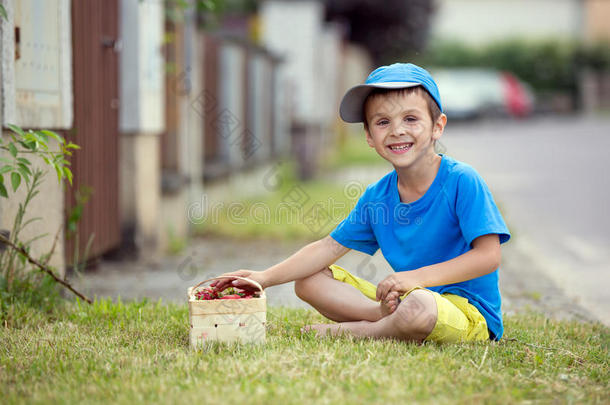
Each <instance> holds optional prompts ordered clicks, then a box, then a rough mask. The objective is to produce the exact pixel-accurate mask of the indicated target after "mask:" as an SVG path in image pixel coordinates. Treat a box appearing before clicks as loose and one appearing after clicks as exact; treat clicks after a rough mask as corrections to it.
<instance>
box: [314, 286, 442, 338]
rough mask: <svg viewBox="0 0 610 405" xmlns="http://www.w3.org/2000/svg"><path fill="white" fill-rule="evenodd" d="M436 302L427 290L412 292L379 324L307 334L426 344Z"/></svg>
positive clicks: (351, 324)
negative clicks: (424, 341) (388, 339)
mask: <svg viewBox="0 0 610 405" xmlns="http://www.w3.org/2000/svg"><path fill="white" fill-rule="evenodd" d="M437 315H438V313H437V306H436V300H435V299H434V296H433V295H432V292H430V291H427V290H423V289H422V290H415V291H412V292H411V293H410V294H409V295H408V296H407V297H406V298H405V299H404V300H403V301H402V302H401V303H400V305H398V307H397V308H396V311H394V312H393V313H392V314H390V315H389V316H386V317H384V318H381V319H379V320H378V321H375V322H369V321H360V322H342V323H338V324H318V325H311V326H309V327H306V328H305V330H308V329H313V330H316V331H317V332H318V333H319V334H320V335H325V334H327V333H329V334H332V335H337V334H341V333H348V334H351V335H354V336H358V337H371V338H394V339H399V340H407V341H417V342H421V341H423V340H424V339H425V338H426V337H427V336H428V335H429V334H430V332H432V330H433V329H434V326H435V325H436V320H437Z"/></svg>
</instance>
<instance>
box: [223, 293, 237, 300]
mask: <svg viewBox="0 0 610 405" xmlns="http://www.w3.org/2000/svg"><path fill="white" fill-rule="evenodd" d="M240 298H241V297H240V296H239V295H237V294H230V295H225V296H223V297H220V299H221V300H238V299H240Z"/></svg>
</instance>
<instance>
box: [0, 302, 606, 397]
mask: <svg viewBox="0 0 610 405" xmlns="http://www.w3.org/2000/svg"><path fill="white" fill-rule="evenodd" d="M187 316H188V313H187V308H186V305H164V304H161V303H160V302H159V303H150V302H146V301H142V302H133V303H122V302H120V301H119V302H116V303H112V302H110V301H108V300H98V301H96V303H95V304H94V305H91V306H89V305H86V304H79V303H74V302H66V303H61V304H59V305H57V306H54V307H52V308H48V309H47V310H46V311H41V310H38V309H35V308H34V307H30V306H27V305H25V304H22V303H20V302H18V301H17V302H13V304H12V305H11V306H10V307H8V308H7V309H6V312H4V313H3V314H2V319H1V321H2V326H1V327H0V342H2V343H1V345H0V397H1V398H2V402H3V403H4V404H12V403H25V402H27V403H55V402H62V403H64V402H65V403H81V402H86V403H133V402H145V403H150V402H154V403H186V404H191V403H206V404H210V403H211V404H216V403H246V402H247V403H281V404H292V403H303V402H308V403H309V402H312V401H314V402H316V403H318V402H320V403H389V402H398V403H418V402H419V403H428V402H431V401H432V402H435V403H487V402H490V403H515V402H530V401H539V402H541V403H551V402H553V403H554V402H558V403H608V402H609V401H610V394H609V393H610V387H609V383H608V377H609V374H608V364H609V358H608V342H609V334H608V332H609V331H608V328H606V327H603V326H602V325H600V324H592V323H576V322H565V321H561V322H560V321H552V320H549V319H545V318H544V317H542V316H540V315H535V314H529V315H519V316H511V317H508V318H507V319H506V335H505V337H506V339H505V340H503V341H501V342H499V343H496V342H494V343H486V344H456V345H436V344H426V345H416V344H406V343H401V342H396V341H371V340H357V339H351V338H345V337H342V338H330V339H324V340H317V339H316V338H314V337H312V336H311V335H305V336H301V335H300V332H299V329H300V327H301V326H302V325H304V324H307V323H310V322H321V321H324V318H322V316H321V315H319V314H317V313H315V312H313V311H308V310H295V309H285V308H270V309H269V311H268V315H267V316H268V331H267V343H266V344H265V345H264V346H248V345H245V346H240V345H223V344H215V345H212V346H210V347H209V348H208V350H205V351H193V350H191V349H190V348H189V345H188V325H187V323H188V321H187V319H188V318H187ZM512 339H517V340H512Z"/></svg>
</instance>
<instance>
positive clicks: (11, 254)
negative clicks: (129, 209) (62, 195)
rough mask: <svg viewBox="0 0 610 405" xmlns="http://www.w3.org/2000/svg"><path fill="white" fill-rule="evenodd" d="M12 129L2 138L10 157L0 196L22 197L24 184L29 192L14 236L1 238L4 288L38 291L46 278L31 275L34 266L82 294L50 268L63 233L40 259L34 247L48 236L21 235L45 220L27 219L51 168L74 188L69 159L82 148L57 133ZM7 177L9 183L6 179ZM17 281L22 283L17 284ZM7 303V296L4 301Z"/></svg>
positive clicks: (0, 172)
mask: <svg viewBox="0 0 610 405" xmlns="http://www.w3.org/2000/svg"><path fill="white" fill-rule="evenodd" d="M8 128H9V129H10V132H9V134H8V136H1V137H0V150H4V151H6V152H8V155H6V153H5V155H6V156H0V162H1V164H2V166H1V167H0V196H1V197H3V198H6V199H8V198H9V189H11V190H12V191H11V194H12V196H11V197H12V198H15V199H16V198H19V195H18V194H17V191H18V190H19V188H20V187H21V186H22V184H25V192H24V195H23V198H22V200H21V202H19V204H18V208H17V212H16V214H15V218H14V221H13V225H12V228H11V230H10V234H9V235H8V237H5V236H0V242H2V248H3V249H2V252H1V254H0V269H1V274H0V278H1V279H0V286H1V287H2V291H3V292H6V293H7V294H10V293H11V291H12V290H13V288H14V287H16V286H17V287H22V288H26V289H35V288H37V287H35V285H36V281H38V285H39V286H42V285H43V284H42V283H41V282H42V280H44V276H43V277H42V278H39V279H36V276H33V275H31V274H29V273H30V272H29V271H28V270H29V266H30V265H34V266H35V267H37V268H38V269H40V270H42V271H43V272H45V273H47V275H49V276H51V277H52V278H53V279H54V280H55V281H58V282H60V284H63V285H64V286H65V287H67V288H69V289H70V290H72V291H73V292H75V293H77V295H78V294H80V293H78V292H76V291H75V290H74V289H73V288H72V287H71V286H70V285H69V284H68V283H66V282H65V281H64V280H61V279H59V277H58V276H57V275H56V274H55V272H54V270H53V269H52V268H50V267H49V266H48V261H49V259H50V257H51V255H52V254H53V251H54V249H55V246H56V242H57V238H58V235H59V232H58V234H57V235H56V237H55V242H54V243H53V247H52V248H51V250H50V251H49V252H47V253H45V254H43V255H42V256H41V257H40V259H34V258H33V257H32V255H31V246H32V243H33V242H34V241H36V240H38V239H40V238H42V237H44V236H46V234H40V235H36V236H35V237H33V238H31V239H29V240H25V241H22V240H21V238H20V235H21V232H22V231H23V229H24V228H25V227H27V226H28V225H31V224H32V223H34V222H36V221H40V220H41V219H42V218H41V217H33V218H28V219H26V214H27V213H28V208H29V205H30V203H31V202H32V200H33V199H34V198H35V197H36V196H37V195H38V193H39V192H40V190H39V188H40V184H41V182H42V180H43V178H44V176H45V174H46V172H47V170H48V169H53V170H54V171H55V173H56V174H57V180H58V182H59V183H60V184H61V181H62V180H64V179H65V180H67V181H68V182H69V183H70V185H71V184H72V172H71V171H70V168H69V167H68V166H69V165H70V162H69V161H68V160H67V157H69V156H71V155H72V151H73V150H75V149H79V147H78V145H75V144H74V143H72V142H68V141H66V139H64V138H63V137H62V136H60V135H58V134H57V133H55V132H53V131H48V130H23V129H22V128H20V127H18V126H16V125H10V124H9V125H8ZM51 140H55V141H56V143H57V147H58V150H52V149H51V147H50V141H51ZM25 156H27V158H26V157H25ZM30 159H32V160H34V159H36V160H38V162H37V163H36V164H34V163H33V162H32V160H30ZM41 162H44V165H41ZM45 169H46V170H45ZM5 176H6V178H7V180H5ZM9 179H10V180H9ZM8 181H10V186H9V187H8V188H7V186H6V183H7V182H8ZM16 280H19V281H18V282H16ZM83 298H85V297H83ZM5 300H6V296H5V297H4V299H3V302H4V301H5Z"/></svg>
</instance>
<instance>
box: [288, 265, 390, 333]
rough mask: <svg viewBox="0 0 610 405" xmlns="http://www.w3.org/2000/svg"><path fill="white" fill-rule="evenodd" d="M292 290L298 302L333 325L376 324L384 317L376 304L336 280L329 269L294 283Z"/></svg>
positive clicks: (380, 308)
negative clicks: (341, 323) (317, 312)
mask: <svg viewBox="0 0 610 405" xmlns="http://www.w3.org/2000/svg"><path fill="white" fill-rule="evenodd" d="M294 290H295V292H296V294H297V296H298V297H299V298H301V299H302V300H303V301H305V302H307V303H309V304H310V305H311V306H312V307H314V308H315V309H317V310H318V311H319V312H320V313H321V314H322V315H324V316H325V317H327V318H328V319H330V320H333V321H336V322H348V321H361V320H366V321H377V320H379V319H381V318H382V317H383V316H384V315H386V314H385V313H383V312H382V306H381V305H380V303H379V302H375V301H373V300H371V299H369V298H367V297H365V296H364V295H363V294H362V293H361V292H360V291H358V289H356V288H355V287H353V286H351V285H349V284H346V283H343V282H341V281H338V280H335V279H334V278H333V274H332V272H331V270H330V269H329V268H325V269H323V270H321V271H319V272H317V273H315V274H313V275H311V276H309V277H306V278H303V279H300V280H296V281H295V284H294Z"/></svg>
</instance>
